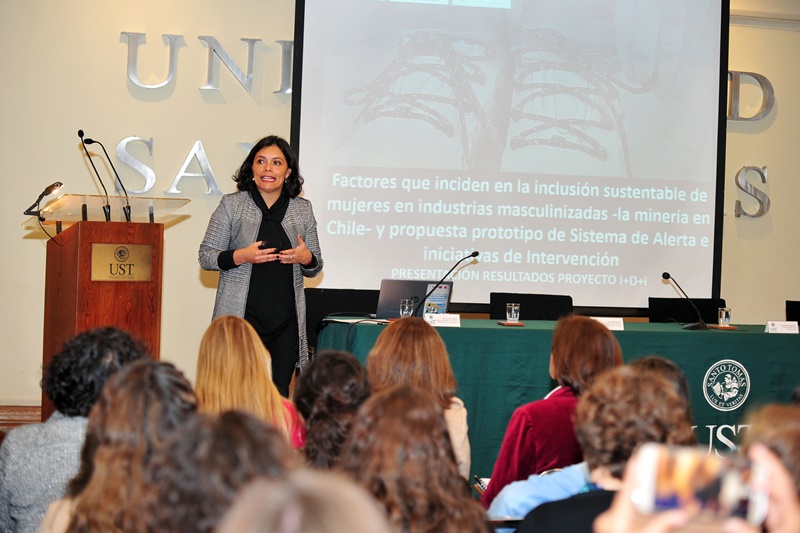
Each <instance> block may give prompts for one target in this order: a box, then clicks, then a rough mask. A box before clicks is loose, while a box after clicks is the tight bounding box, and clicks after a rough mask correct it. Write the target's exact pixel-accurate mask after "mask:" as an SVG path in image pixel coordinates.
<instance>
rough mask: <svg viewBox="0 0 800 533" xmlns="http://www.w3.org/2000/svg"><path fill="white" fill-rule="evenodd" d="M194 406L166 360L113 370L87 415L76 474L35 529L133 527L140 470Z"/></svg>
mask: <svg viewBox="0 0 800 533" xmlns="http://www.w3.org/2000/svg"><path fill="white" fill-rule="evenodd" d="M196 408H197V398H196V397H195V395H194V391H192V386H191V385H190V384H189V382H188V381H187V380H186V378H185V377H184V376H183V374H182V373H181V372H180V371H178V370H177V369H176V368H175V367H174V366H172V365H171V364H169V363H161V362H158V361H149V360H139V361H136V362H133V363H130V364H128V365H127V366H125V367H123V368H122V369H121V370H120V371H118V372H117V373H116V374H114V376H113V377H112V378H111V379H110V380H109V381H108V382H107V383H106V385H105V386H104V387H103V391H102V393H101V394H100V398H98V400H97V402H96V403H95V405H94V407H93V408H92V411H91V413H90V415H89V425H88V428H87V432H86V441H85V443H84V445H83V450H82V452H81V467H80V470H79V472H78V475H77V476H76V477H75V478H74V479H73V480H72V481H71V482H70V484H69V486H68V488H67V497H66V498H64V499H61V500H58V501H56V502H55V503H53V504H52V505H51V506H50V507H49V508H48V510H47V513H46V514H45V517H44V520H43V521H42V524H41V526H40V527H39V531H40V532H41V533H62V532H67V533H89V532H106V531H129V530H133V527H132V524H134V523H135V521H136V519H137V516H136V512H135V508H136V504H137V502H138V501H139V498H140V497H141V494H142V489H143V487H144V484H143V479H144V470H145V469H146V468H147V466H148V464H149V463H150V461H151V460H152V458H153V454H154V453H155V452H156V450H158V449H159V448H160V447H161V446H162V445H163V443H164V441H165V440H166V439H167V438H168V437H169V435H170V434H171V433H172V432H174V431H175V430H176V429H178V428H179V427H180V426H181V424H183V423H184V422H186V420H188V419H189V418H190V417H191V416H193V415H194V413H195V411H196Z"/></svg>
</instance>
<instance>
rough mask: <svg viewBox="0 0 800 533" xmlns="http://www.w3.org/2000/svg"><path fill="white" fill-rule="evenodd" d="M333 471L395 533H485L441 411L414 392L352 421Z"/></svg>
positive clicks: (388, 395)
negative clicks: (364, 494)
mask: <svg viewBox="0 0 800 533" xmlns="http://www.w3.org/2000/svg"><path fill="white" fill-rule="evenodd" d="M405 320H409V319H407V318H404V319H401V320H399V321H398V322H402V321H405ZM341 469H342V470H343V471H344V472H345V473H346V474H348V475H349V476H350V477H352V478H353V479H354V480H355V481H356V483H358V484H359V485H361V486H362V487H364V488H365V489H366V490H367V491H368V492H370V493H371V494H372V495H373V496H374V497H375V498H376V499H377V500H378V502H380V504H381V505H382V506H383V508H384V510H385V512H386V516H387V518H388V520H389V524H390V526H391V527H392V531H394V532H395V533H487V532H489V531H491V527H490V526H489V524H488V519H487V517H486V513H485V511H484V510H483V508H482V507H481V505H480V503H478V502H477V501H475V500H473V499H472V496H471V495H470V493H469V488H468V487H467V484H466V483H464V480H463V478H462V477H461V476H460V475H459V473H458V469H457V466H456V462H455V456H454V454H453V447H452V444H451V443H450V436H449V434H448V432H447V424H446V423H445V419H444V415H443V413H442V409H441V407H440V406H439V404H438V403H437V402H436V400H435V399H434V398H433V396H431V395H430V394H429V393H428V392H426V391H424V390H422V389H418V388H416V387H410V386H402V387H397V388H393V389H387V390H384V391H382V392H379V393H375V394H373V395H372V396H371V397H370V399H369V400H367V401H366V402H365V403H364V405H363V406H362V407H361V409H360V410H359V412H358V416H357V417H356V419H355V422H354V424H353V428H352V429H351V431H350V435H349V436H348V439H347V442H346V443H345V446H344V449H343V450H342V456H341Z"/></svg>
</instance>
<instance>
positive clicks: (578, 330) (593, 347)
mask: <svg viewBox="0 0 800 533" xmlns="http://www.w3.org/2000/svg"><path fill="white" fill-rule="evenodd" d="M621 364H622V349H621V348H620V346H619V342H618V341H617V338H616V337H614V334H613V333H611V331H609V330H608V328H607V327H605V326H604V325H603V324H601V323H600V322H599V321H597V320H594V319H593V318H589V317H585V316H578V315H571V316H567V317H564V318H562V319H561V320H559V321H558V323H557V324H556V327H555V330H554V331H553V344H552V347H551V350H550V369H551V373H552V376H553V379H555V380H556V381H557V382H558V384H559V385H561V386H564V387H570V388H571V389H572V390H573V392H574V393H575V395H576V396H580V395H581V394H582V393H583V391H584V389H585V388H586V386H587V385H588V384H589V383H590V382H591V380H592V378H593V377H594V376H595V375H597V374H599V373H600V372H603V371H604V370H607V369H609V368H613V367H615V366H619V365H621Z"/></svg>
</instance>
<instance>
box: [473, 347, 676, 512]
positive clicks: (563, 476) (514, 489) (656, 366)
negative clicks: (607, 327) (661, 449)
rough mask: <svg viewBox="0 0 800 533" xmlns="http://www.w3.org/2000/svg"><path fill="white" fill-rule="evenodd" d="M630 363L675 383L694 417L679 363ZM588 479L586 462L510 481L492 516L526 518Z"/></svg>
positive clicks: (574, 491)
mask: <svg viewBox="0 0 800 533" xmlns="http://www.w3.org/2000/svg"><path fill="white" fill-rule="evenodd" d="M630 366H631V367H633V368H636V369H641V370H645V371H650V372H655V373H657V374H659V375H661V376H663V377H665V378H666V379H667V380H668V381H669V382H670V383H672V385H673V387H674V388H675V390H676V391H677V392H678V394H680V395H681V397H682V398H683V400H684V402H685V404H686V416H687V419H688V420H691V415H690V413H691V409H690V408H689V387H688V384H687V382H686V375H685V374H684V373H683V371H682V370H681V369H680V367H679V366H678V365H676V364H675V363H674V362H672V361H670V360H669V359H665V358H663V357H659V356H649V357H644V358H642V359H637V360H636V361H634V362H633V363H631V365H630ZM588 481H589V468H588V467H587V465H586V462H585V461H583V462H581V463H578V464H575V465H571V466H567V467H564V468H562V469H561V470H559V471H557V472H552V473H550V474H548V475H539V474H534V475H532V476H530V477H528V479H526V480H524V481H515V482H513V483H509V484H508V485H506V486H505V487H504V488H503V490H501V491H500V493H499V494H498V495H497V497H496V498H495V499H494V500H493V501H492V505H491V506H489V513H488V514H489V517H490V518H492V517H501V516H512V517H523V516H525V515H526V514H528V513H529V512H531V511H532V510H533V509H535V508H536V507H538V506H539V505H541V504H543V503H546V502H551V501H555V500H563V499H564V498H568V497H570V496H574V495H575V494H577V493H578V492H579V491H580V490H581V489H583V488H584V487H585V486H586V484H587V483H588Z"/></svg>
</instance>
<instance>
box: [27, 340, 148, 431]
mask: <svg viewBox="0 0 800 533" xmlns="http://www.w3.org/2000/svg"><path fill="white" fill-rule="evenodd" d="M145 357H147V350H146V348H145V346H144V344H142V343H141V342H140V341H138V340H136V339H134V338H133V337H131V336H130V335H129V334H128V333H126V332H125V331H123V330H121V329H117V328H114V327H106V328H98V329H92V330H89V331H85V332H83V333H78V334H77V335H75V336H74V337H72V338H70V339H69V340H68V341H67V342H65V343H64V346H63V347H62V348H61V351H60V352H59V353H58V354H56V355H55V356H54V357H53V359H52V360H51V361H50V364H49V365H48V366H47V368H46V369H45V371H44V376H43V377H42V390H43V391H44V392H45V394H47V396H48V397H49V398H50V399H51V400H52V401H53V404H54V405H55V407H56V410H58V412H59V413H61V414H63V415H66V416H89V411H91V409H92V406H93V405H94V403H95V401H97V397H98V396H100V391H101V390H102V389H103V385H105V384H106V381H108V379H109V378H110V377H111V376H112V375H113V374H114V373H115V372H116V371H117V370H119V369H120V368H121V367H122V366H124V365H125V364H127V363H129V362H131V361H136V360H138V359H143V358H145Z"/></svg>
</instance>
